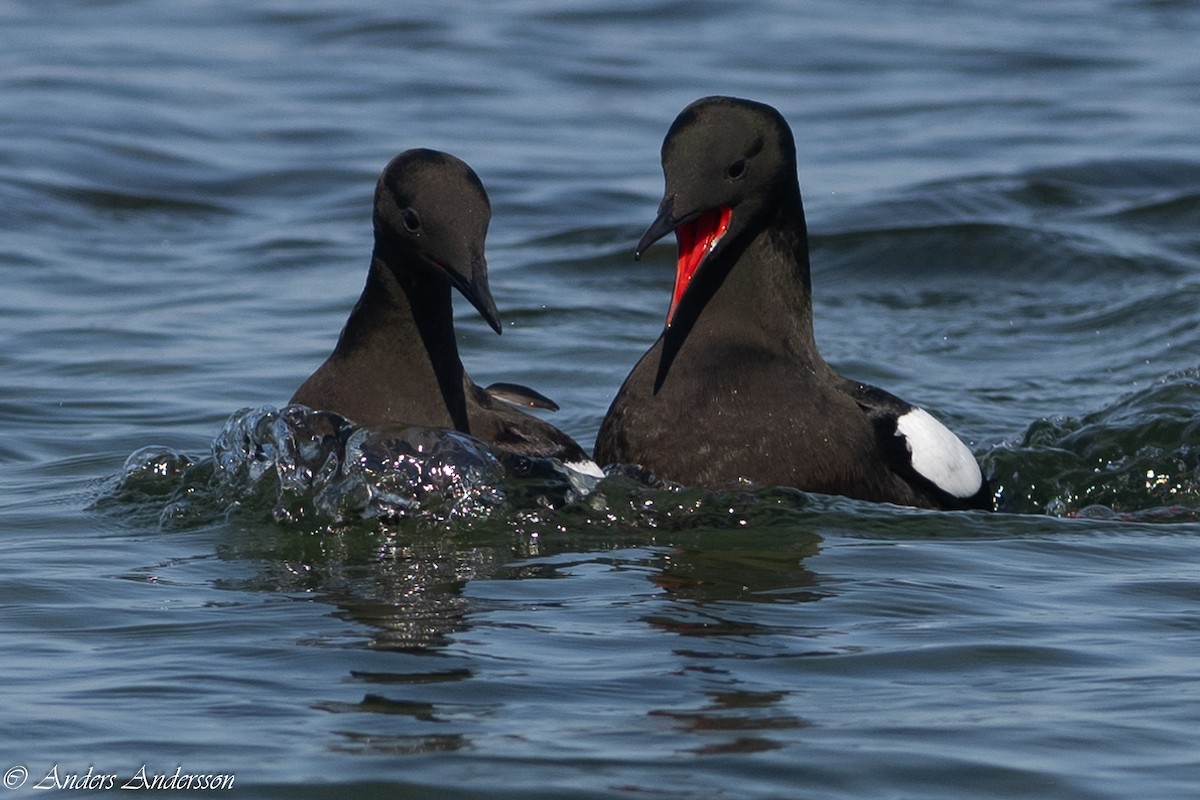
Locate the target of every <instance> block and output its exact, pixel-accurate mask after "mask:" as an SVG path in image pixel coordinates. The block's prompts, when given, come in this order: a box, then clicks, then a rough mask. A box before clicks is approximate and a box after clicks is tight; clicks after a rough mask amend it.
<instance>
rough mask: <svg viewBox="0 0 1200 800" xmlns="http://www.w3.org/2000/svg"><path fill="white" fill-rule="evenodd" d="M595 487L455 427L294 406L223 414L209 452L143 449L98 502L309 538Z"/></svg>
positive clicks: (528, 502)
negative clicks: (236, 517) (379, 421)
mask: <svg viewBox="0 0 1200 800" xmlns="http://www.w3.org/2000/svg"><path fill="white" fill-rule="evenodd" d="M594 483H595V479H594V478H589V477H587V476H584V475H580V474H579V473H576V472H574V471H573V470H570V469H568V468H566V467H564V466H563V465H562V464H561V463H559V462H558V461H556V460H554V459H536V458H528V457H524V456H515V455H511V454H497V453H494V452H493V451H491V450H490V449H489V448H488V447H487V446H486V445H485V444H483V443H482V442H480V441H478V440H476V439H474V438H472V437H470V436H468V435H466V434H462V433H459V432H457V431H453V430H443V429H436V428H423V427H417V426H412V427H407V428H400V429H393V430H372V429H369V428H364V427H360V426H358V425H355V424H354V423H353V422H351V421H349V420H347V419H345V418H344V417H341V416H339V415H337V414H334V413H331V412H327V411H313V410H310V409H308V408H305V407H303V406H287V407H285V408H283V409H276V408H272V407H270V406H264V407H261V408H255V409H243V410H241V411H238V412H237V413H235V414H233V415H232V416H231V417H230V418H229V419H228V421H227V422H226V423H225V425H224V427H223V428H222V430H221V432H220V433H219V434H218V435H217V437H216V438H215V439H214V440H213V443H212V448H211V453H209V454H208V455H206V456H203V457H194V456H190V455H188V454H186V453H182V452H179V451H177V450H174V449H172V448H169V447H161V446H151V447H146V448H142V449H140V450H138V451H136V452H135V453H133V454H132V455H130V456H129V458H128V459H127V460H126V462H125V466H124V469H123V470H122V473H121V475H120V477H119V478H118V479H117V481H116V484H115V486H114V487H112V489H111V490H109V491H108V492H107V493H106V496H105V497H104V498H102V500H101V501H100V502H99V503H98V504H97V505H98V506H99V507H101V508H109V509H117V508H119V509H123V510H124V513H126V514H128V515H131V516H139V515H140V516H145V515H146V514H147V513H153V512H154V510H155V509H157V516H158V522H159V524H160V526H162V527H166V528H178V527H189V526H192V525H196V524H203V523H206V522H209V521H213V520H215V519H220V518H222V517H224V516H227V515H228V514H230V513H231V512H234V511H237V510H242V511H244V512H249V513H251V514H252V515H253V514H265V515H267V516H269V518H271V519H273V520H274V521H276V522H280V523H285V524H292V525H297V526H301V527H304V528H306V529H310V530H325V531H337V530H340V529H342V528H345V527H346V526H352V525H357V524H361V523H364V522H366V523H372V522H374V523H384V524H387V523H395V522H399V521H404V520H416V521H421V522H432V523H445V522H448V521H451V520H463V519H472V520H478V519H487V518H488V517H490V516H492V515H493V514H494V513H497V512H498V511H500V510H501V509H507V510H508V511H509V513H511V511H512V510H513V509H519V508H524V507H535V508H552V507H554V506H556V505H562V504H564V503H567V502H571V501H573V500H576V499H578V498H579V497H581V496H583V495H584V494H586V493H587V492H588V491H589V490H590V489H591V488H592V486H593V485H594Z"/></svg>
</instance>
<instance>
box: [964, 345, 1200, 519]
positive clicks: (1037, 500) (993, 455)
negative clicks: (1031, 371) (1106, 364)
mask: <svg viewBox="0 0 1200 800" xmlns="http://www.w3.org/2000/svg"><path fill="white" fill-rule="evenodd" d="M984 466H985V469H986V471H987V472H988V473H989V474H990V475H991V476H992V481H993V485H994V486H995V488H996V495H997V501H998V503H997V504H998V507H999V508H1000V510H1002V511H1011V512H1014V513H1046V514H1052V515H1056V516H1078V517H1087V518H1092V519H1106V518H1119V519H1130V520H1138V521H1150V522H1153V521H1193V520H1200V370H1197V369H1191V370H1184V371H1181V372H1178V373H1174V374H1171V375H1168V376H1166V377H1165V378H1163V379H1162V380H1160V381H1158V382H1156V383H1155V384H1153V385H1151V386H1148V387H1147V388H1145V389H1142V390H1140V391H1137V392H1134V393H1131V394H1129V395H1127V396H1125V397H1123V398H1121V399H1120V400H1118V401H1117V402H1115V403H1113V404H1111V405H1109V406H1107V407H1105V408H1103V409H1100V410H1099V411H1095V412H1093V413H1090V414H1086V415H1084V416H1082V417H1065V416H1064V417H1053V418H1045V419H1040V420H1037V421H1035V422H1034V423H1033V424H1031V425H1030V426H1029V428H1028V429H1027V430H1026V432H1025V434H1024V436H1023V437H1022V438H1021V439H1020V440H1019V441H1017V442H1013V443H1006V444H1003V445H1001V446H998V447H996V448H994V449H993V450H992V451H991V452H989V453H988V454H987V455H986V456H985V458H984Z"/></svg>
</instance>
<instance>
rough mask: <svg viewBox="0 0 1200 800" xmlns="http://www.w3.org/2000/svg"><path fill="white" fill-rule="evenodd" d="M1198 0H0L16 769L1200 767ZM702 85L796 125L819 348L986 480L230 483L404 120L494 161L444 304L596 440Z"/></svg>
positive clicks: (705, 776)
mask: <svg viewBox="0 0 1200 800" xmlns="http://www.w3.org/2000/svg"><path fill="white" fill-rule="evenodd" d="M1198 34H1200V11H1198V10H1197V9H1196V8H1194V7H1193V6H1192V5H1191V4H1188V3H1179V2H1152V1H1150V0H1147V1H1145V2H1117V1H1116V0H1112V1H1111V2H1065V3H1055V4H1044V3H1033V2H1018V3H1015V4H1013V3H1010V4H1007V5H1005V6H1004V7H1003V8H1001V7H998V6H997V7H995V8H993V7H991V6H989V5H987V4H979V3H968V2H961V3H950V4H947V3H933V2H916V3H908V4H901V5H896V4H889V3H882V2H867V3H858V4H851V5H847V4H844V3H832V2H815V3H792V2H786V0H775V1H774V2H767V3H761V4H757V5H756V6H755V7H753V8H745V7H741V6H737V5H730V4H722V3H715V2H692V3H677V2H622V3H614V2H607V3H601V2H585V3H533V2H518V1H516V0H514V1H513V2H499V3H492V4H489V5H488V6H487V7H486V9H485V8H482V7H478V6H477V5H475V4H468V3H461V2H447V3H439V4H416V5H415V6H414V5H413V4H403V5H399V6H398V5H396V4H389V3H379V2H368V3H363V2H353V3H351V2H339V1H338V0H322V1H320V2H311V3H304V4H298V3H290V2H281V1H280V2H262V3H256V4H244V3H230V2H223V0H217V1H216V2H180V3H173V4H155V3H150V2H148V1H147V0H127V1H119V0H105V1H104V2H84V1H83V0H80V1H78V2H66V3H56V4H52V5H51V4H45V3H36V2H11V3H7V4H5V5H3V6H2V7H0V91H2V93H3V96H4V98H5V109H6V111H5V113H4V115H2V118H0V141H2V142H3V146H2V147H0V274H2V275H3V278H4V281H3V283H4V287H5V291H4V292H3V293H2V294H0V320H2V321H0V331H2V339H0V340H2V341H3V342H4V347H3V348H0V370H2V374H3V375H4V376H5V377H6V379H5V380H4V382H3V385H0V418H2V419H3V420H4V422H5V426H4V429H5V431H6V432H7V435H6V436H5V437H4V439H3V441H2V442H0V454H2V456H3V459H4V462H5V464H6V468H5V469H4V470H3V474H0V630H2V631H3V636H4V642H5V647H4V648H3V650H2V651H0V674H3V675H4V677H5V681H4V686H5V688H4V690H3V704H4V709H5V726H4V727H5V730H6V732H7V733H6V737H5V739H4V740H3V748H0V757H2V759H3V760H2V761H0V769H4V770H7V769H9V767H10V766H12V767H16V766H20V767H24V768H25V769H26V770H27V772H28V776H29V777H28V778H27V780H26V782H25V783H24V785H23V788H21V789H20V790H19V791H18V792H16V793H15V795H14V796H21V795H31V794H33V793H34V790H33V789H32V788H31V787H32V785H33V784H34V783H36V782H37V781H39V780H42V779H44V777H45V776H46V775H47V774H49V773H50V772H51V770H52V769H53V768H54V767H55V766H56V765H57V766H58V767H59V771H60V772H61V773H62V774H67V773H76V774H82V773H86V771H87V770H88V768H89V767H92V768H93V770H94V771H95V772H105V773H109V772H111V773H117V774H120V775H121V777H122V779H125V778H127V777H129V776H132V775H134V774H135V772H136V770H137V769H138V768H139V767H141V766H143V765H145V766H146V767H147V769H148V770H149V771H150V772H152V773H153V772H159V773H173V772H174V771H175V770H176V769H177V768H182V772H185V773H195V774H234V775H236V784H235V789H234V790H233V792H231V796H232V795H235V794H236V795H237V796H260V797H277V796H283V795H286V796H290V797H306V796H313V797H316V796H332V795H336V796H338V797H359V796H361V797H375V796H380V795H383V794H389V795H398V796H412V797H425V796H429V797H439V798H451V797H461V798H483V797H486V798H499V797H522V798H528V797H547V798H549V797H554V798H560V797H629V796H635V797H636V796H651V797H672V798H673V797H696V798H713V797H718V798H719V797H729V798H742V797H745V798H784V797H788V798H790V797H798V796H804V797H813V798H852V797H853V798H859V797H867V796H870V797H914V796H919V797H924V798H941V797H945V798H959V797H965V796H969V797H997V798H1013V797H1028V798H1049V797H1055V798H1058V797H1062V798H1125V797H1141V798H1179V797H1187V796H1191V795H1193V794H1194V793H1195V789H1196V787H1197V786H1198V785H1200V761H1198V760H1197V758H1196V754H1195V730H1196V729H1197V724H1198V723H1200V714H1197V712H1196V707H1197V704H1196V702H1194V701H1195V700H1196V699H1197V697H1198V696H1200V680H1198V678H1197V670H1196V668H1195V654H1196V652H1197V645H1198V642H1200V583H1198V581H1197V571H1196V567H1195V566H1194V565H1195V564H1196V563H1197V562H1198V561H1200V547H1198V546H1197V544H1196V542H1197V541H1198V539H1197V533H1198V532H1200V528H1198V527H1197V525H1198V524H1200V523H1198V521H1197V509H1198V508H1200V497H1198V496H1197V495H1198V491H1200V488H1198V487H1200V474H1198V470H1200V371H1198V370H1200V362H1198V361H1197V355H1196V354H1197V352H1200V350H1198V345H1200V339H1198V331H1200V302H1198V301H1200V272H1198V267H1200V233H1198V231H1200V224H1198V223H1200V158H1198V157H1197V152H1196V135H1195V132H1196V130H1200V111H1198V109H1200V89H1198V84H1197V83H1196V80H1195V65H1196V63H1195V58H1194V56H1193V55H1192V54H1193V51H1194V49H1195V47H1194V46H1195V42H1196V40H1197V35H1198ZM712 93H726V94H733V95H738V96H744V97H750V98H753V99H756V100H760V101H764V102H768V103H771V104H773V105H775V106H776V107H778V108H779V109H780V110H781V111H782V112H783V113H784V115H785V116H786V117H787V118H788V120H789V122H790V123H791V124H792V126H793V128H794V130H795V133H796V138H797V142H798V147H799V162H800V179H801V186H802V189H803V191H804V195H805V204H806V208H807V211H808V216H809V224H810V229H811V231H812V245H813V263H814V276H813V282H814V291H815V316H816V325H817V334H818V341H819V344H820V346H821V348H822V351H823V353H824V354H825V356H826V357H827V359H828V360H829V361H830V362H831V363H833V364H834V365H835V366H836V367H837V368H839V369H840V370H842V371H843V372H845V373H846V374H848V375H852V376H854V377H856V378H859V379H861V380H866V381H870V382H873V383H877V384H879V385H881V386H883V387H885V388H887V389H889V390H891V391H893V392H895V393H896V394H899V395H900V396H902V397H905V398H907V399H909V400H911V401H914V402H919V403H921V404H922V405H924V406H926V407H927V408H929V409H931V410H933V411H935V412H936V413H937V414H938V415H939V416H940V417H941V418H942V419H944V420H945V421H946V422H947V423H948V424H949V425H950V426H951V427H952V428H953V429H954V430H956V431H958V432H959V433H960V434H962V436H963V437H964V439H966V440H967V441H968V442H969V444H970V446H971V447H972V449H973V450H974V451H975V452H976V453H977V454H979V456H980V457H981V459H982V461H983V463H984V464H985V466H986V467H987V469H988V471H989V473H990V474H991V475H992V476H993V480H994V482H995V484H996V486H997V489H998V492H999V503H1000V507H1001V513H998V514H993V515H986V514H973V513H954V514H934V513H928V512H918V511H913V510H907V509H897V508H891V507H887V506H871V505H867V504H862V503H856V502H852V501H847V500H841V499H836V498H827V497H818V496H809V495H804V494H803V493H800V492H797V491H794V490H789V489H772V488H764V489H760V490H757V491H728V492H705V491H700V490H694V489H683V490H680V491H669V490H664V489H653V488H649V487H645V486H641V485H639V484H637V483H636V481H633V480H631V479H627V478H614V479H610V480H609V481H606V482H605V483H604V484H602V485H601V486H600V487H599V488H598V489H597V491H595V492H593V493H592V494H590V495H587V496H586V497H583V496H581V495H579V494H578V493H574V494H573V493H572V492H571V491H570V487H566V488H564V487H563V486H562V484H561V483H559V482H557V481H556V480H555V476H553V475H549V476H547V475H544V474H543V475H541V476H538V475H533V476H524V477H521V478H519V479H514V480H511V481H507V482H503V481H502V483H503V486H502V488H503V492H502V496H501V497H499V499H497V500H496V503H494V504H490V505H488V507H487V508H486V509H476V511H478V512H479V513H468V514H460V515H454V514H443V513H440V512H439V513H430V514H413V515H410V516H409V517H408V518H405V519H399V520H397V519H392V520H380V519H377V518H371V519H368V520H366V521H355V520H354V519H337V520H335V519H332V518H330V517H328V516H321V515H320V514H316V515H305V514H304V513H301V514H299V515H292V516H288V515H287V514H282V515H281V514H280V513H279V505H278V503H277V502H276V501H277V499H278V498H277V496H276V495H275V494H274V492H275V486H276V485H275V484H271V483H270V480H271V479H270V476H268V480H267V483H266V484H262V485H257V486H256V487H250V486H248V485H239V486H235V487H233V488H231V487H230V485H229V484H221V482H220V476H219V474H218V473H217V472H215V471H214V470H215V469H216V468H215V467H214V461H213V450H212V448H213V443H214V440H215V439H217V438H218V437H219V435H220V434H221V432H222V429H223V428H224V426H225V425H226V423H227V420H229V419H230V417H231V416H233V415H234V414H236V413H238V412H239V411H240V410H241V409H257V408H260V407H269V408H279V407H280V406H282V405H283V404H284V403H286V401H287V398H288V397H289V396H290V394H291V392H292V390H293V389H294V388H295V386H296V385H297V384H298V383H299V382H300V381H301V380H302V379H303V378H304V377H305V376H306V375H307V374H309V372H310V371H311V370H312V369H313V368H314V367H315V366H316V365H317V364H318V363H319V362H320V361H321V359H323V358H324V356H325V355H326V354H327V353H328V351H329V349H330V348H331V347H332V345H333V342H334V339H335V337H336V334H337V331H338V330H339V329H340V326H341V324H342V322H343V321H344V319H345V316H346V314H347V313H348V310H349V308H350V306H351V305H352V303H353V301H354V299H355V297H356V296H357V293H358V291H359V290H360V289H361V286H362V281H363V279H364V276H365V271H366V267H367V260H368V256H369V248H370V198H371V190H372V187H373V184H374V180H375V177H376V175H377V174H378V171H379V170H380V169H381V168H382V166H383V165H384V164H385V163H386V162H387V161H388V160H389V159H390V158H391V157H392V156H393V155H394V154H395V153H397V152H399V151H400V150H403V149H406V148H409V147H416V146H421V147H434V148H439V149H444V150H447V151H449V152H452V153H454V154H456V155H458V156H460V157H461V158H463V159H465V160H466V161H467V162H468V163H470V164H471V165H472V166H473V167H474V168H475V170H476V171H477V172H478V173H479V175H480V176H481V178H482V180H483V182H484V184H485V185H486V186H487V189H488V191H489V194H490V196H491V199H492V203H493V209H494V219H493V223H492V226H491V229H490V232H489V239H488V259H489V265H490V268H491V273H492V277H491V284H492V288H493V292H494V294H495V296H496V301H497V305H498V306H499V308H500V312H501V316H502V319H503V321H504V335H503V336H501V337H496V336H495V335H494V334H493V333H492V332H491V331H490V330H489V329H488V328H487V326H486V324H485V323H483V321H482V320H481V319H479V318H478V317H477V315H475V314H474V312H473V311H472V310H471V308H470V306H469V305H467V304H466V303H459V305H458V311H459V316H458V320H457V324H458V330H459V337H460V348H461V350H462V352H463V356H464V360H465V362H466V363H467V366H468V369H469V370H470V371H471V373H472V375H473V376H474V377H475V379H476V380H477V381H478V382H480V383H481V384H487V383H490V382H492V381H496V380H510V381H517V382H520V383H526V384H529V385H531V386H534V387H536V388H538V389H539V390H540V391H543V392H545V393H546V394H548V395H549V396H551V397H553V398H554V399H555V400H556V401H558V403H559V404H560V405H561V406H562V409H563V410H562V411H560V412H558V413H557V414H555V415H553V417H552V419H553V421H554V422H555V423H556V424H558V425H559V426H560V427H562V428H563V429H564V430H567V431H568V432H570V433H571V434H572V435H574V436H575V437H576V438H578V439H579V440H580V441H581V442H583V443H584V444H585V445H590V444H591V442H592V440H593V438H594V436H595V432H596V430H597V428H598V427H599V423H600V420H601V418H602V416H603V413H604V410H605V409H606V408H607V405H608V403H609V401H610V400H611V398H612V395H613V393H614V392H615V391H616V389H617V387H618V386H619V385H620V382H621V380H622V379H623V377H624V375H625V374H626V372H627V371H628V369H629V368H630V367H631V366H632V364H633V363H634V361H635V360H636V359H637V358H638V356H640V354H641V353H642V352H643V351H644V349H645V348H646V347H647V346H648V345H649V343H650V342H651V341H652V340H653V339H654V337H655V336H656V335H657V333H658V331H659V330H660V328H661V325H662V320H663V315H664V313H665V310H666V305H667V299H668V292H669V287H670V283H671V279H672V274H671V267H670V259H671V252H670V247H669V246H668V245H666V244H664V245H660V246H658V247H656V248H654V249H653V250H652V251H651V253H650V254H649V256H648V257H647V258H646V259H644V260H643V261H642V262H640V263H638V262H634V261H633V260H632V257H631V256H632V249H633V247H634V245H635V243H636V241H637V239H638V237H639V236H640V234H641V232H642V230H643V229H644V228H645V226H646V225H647V224H648V223H649V222H650V220H651V219H652V218H653V215H654V213H655V208H656V206H657V203H658V200H659V196H660V192H661V189H662V184H661V180H662V179H661V172H660V170H659V164H658V148H659V145H660V144H661V140H662V136H663V134H664V133H665V131H666V128H667V126H668V125H669V124H670V121H671V120H672V119H673V117H674V116H675V114H676V113H677V112H678V111H679V109H681V108H682V107H683V106H684V105H685V104H686V103H688V102H690V101H691V100H693V99H695V98H697V97H699V96H702V95H706V94H712ZM456 302H457V301H456ZM146 448H150V449H146ZM481 457H482V456H481ZM127 461H128V466H127ZM505 480H507V479H505ZM489 486H490V484H489ZM233 489H237V490H238V491H234V490H233ZM242 489H245V491H244V492H243V491H241V490H242ZM288 508H293V506H288ZM17 777H19V775H18V774H17V773H13V774H12V780H13V781H15V780H16V778H17ZM6 780H9V776H8V775H7V774H6Z"/></svg>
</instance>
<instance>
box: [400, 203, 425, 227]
mask: <svg viewBox="0 0 1200 800" xmlns="http://www.w3.org/2000/svg"><path fill="white" fill-rule="evenodd" d="M400 219H401V220H403V222H404V229H405V230H407V231H408V232H409V233H416V232H417V231H419V230H421V218H420V217H418V216H417V212H415V211H413V210H412V209H411V208H406V209H404V210H403V211H401V212H400Z"/></svg>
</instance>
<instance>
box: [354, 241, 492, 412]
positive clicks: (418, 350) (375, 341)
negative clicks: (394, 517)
mask: <svg viewBox="0 0 1200 800" xmlns="http://www.w3.org/2000/svg"><path fill="white" fill-rule="evenodd" d="M414 273H415V271H413V273H407V274H404V275H403V276H400V277H398V276H397V274H396V271H395V270H392V269H390V268H389V267H388V266H387V265H386V264H385V263H384V262H383V260H382V259H381V258H380V257H379V256H378V254H375V255H374V256H373V257H372V259H371V269H370V271H369V272H368V273H367V284H366V286H365V287H364V289H363V292H362V295H361V296H360V297H359V299H358V302H357V303H356V304H355V306H354V310H353V311H351V312H350V317H349V319H348V320H347V321H346V326H345V328H343V330H342V334H341V336H340V338H339V339H338V343H337V348H336V350H335V352H336V353H338V354H339V355H340V356H342V357H343V358H345V359H347V360H354V359H357V358H363V359H364V362H363V363H365V364H368V365H370V368H371V369H373V370H375V371H376V373H377V374H374V375H371V376H369V379H370V380H371V382H372V383H373V384H375V385H376V386H377V387H379V389H380V390H381V391H382V392H386V393H387V394H388V395H389V396H390V397H391V398H393V399H394V401H395V403H396V404H397V406H398V407H399V409H400V413H401V414H402V416H403V419H404V420H405V421H411V422H413V423H415V424H421V425H429V426H445V427H453V428H455V429H457V430H460V431H463V432H469V427H468V424H467V408H466V397H465V394H464V388H463V381H464V370H463V365H462V361H461V360H460V359H459V355H458V343H457V341H456V339H455V335H454V309H453V305H452V303H451V300H450V285H449V284H448V283H446V282H445V281H443V280H439V279H437V278H436V277H433V276H426V275H424V274H414Z"/></svg>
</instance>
